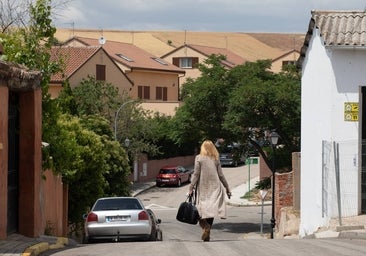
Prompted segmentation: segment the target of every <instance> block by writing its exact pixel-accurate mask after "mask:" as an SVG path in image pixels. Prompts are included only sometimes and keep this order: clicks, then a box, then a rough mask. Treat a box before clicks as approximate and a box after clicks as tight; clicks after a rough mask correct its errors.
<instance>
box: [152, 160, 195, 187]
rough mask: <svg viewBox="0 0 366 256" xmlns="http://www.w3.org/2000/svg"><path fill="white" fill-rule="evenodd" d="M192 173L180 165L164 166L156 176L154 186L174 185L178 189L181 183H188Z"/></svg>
mask: <svg viewBox="0 0 366 256" xmlns="http://www.w3.org/2000/svg"><path fill="white" fill-rule="evenodd" d="M191 176H192V171H191V170H188V169H186V168H184V167H183V166H180V165H178V166H177V165H169V166H164V167H162V168H161V169H160V171H159V174H158V175H157V176H156V186H157V187H160V186H162V185H174V186H177V187H180V186H181V185H182V184H183V183H186V182H190V181H191Z"/></svg>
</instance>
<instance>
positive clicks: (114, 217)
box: [105, 216, 131, 222]
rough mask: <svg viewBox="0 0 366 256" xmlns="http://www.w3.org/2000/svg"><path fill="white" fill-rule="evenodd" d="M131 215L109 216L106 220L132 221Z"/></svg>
mask: <svg viewBox="0 0 366 256" xmlns="http://www.w3.org/2000/svg"><path fill="white" fill-rule="evenodd" d="M130 219H131V217H130V216H107V217H105V221H106V222H113V221H130Z"/></svg>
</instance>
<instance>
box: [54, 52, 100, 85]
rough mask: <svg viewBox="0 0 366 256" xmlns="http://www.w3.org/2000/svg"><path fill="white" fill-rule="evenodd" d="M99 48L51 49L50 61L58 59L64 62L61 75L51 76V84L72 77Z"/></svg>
mask: <svg viewBox="0 0 366 256" xmlns="http://www.w3.org/2000/svg"><path fill="white" fill-rule="evenodd" d="M99 50H101V47H100V46H99V47H97V46H94V47H53V48H52V49H51V61H57V60H59V59H60V58H61V59H62V61H63V62H64V65H65V66H64V67H63V68H64V69H63V73H57V74H54V75H52V77H51V82H62V81H64V80H65V79H66V78H69V77H70V76H71V75H73V74H74V73H75V72H76V71H77V70H78V69H79V68H80V67H81V66H83V65H84V64H85V63H86V62H87V61H88V60H89V59H90V58H91V57H92V56H93V55H94V54H96V53H97V52H98V51H99Z"/></svg>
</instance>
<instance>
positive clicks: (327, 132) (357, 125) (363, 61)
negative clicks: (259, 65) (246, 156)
mask: <svg viewBox="0 0 366 256" xmlns="http://www.w3.org/2000/svg"><path fill="white" fill-rule="evenodd" d="M299 63H300V65H301V66H302V96H301V99H302V103H301V104H302V105H301V109H302V111H301V210H300V214H301V223H300V231H299V232H300V236H305V235H309V234H312V233H314V232H315V231H316V230H317V229H318V228H319V227H322V226H327V225H328V224H329V220H330V219H331V218H339V217H340V216H342V217H346V216H355V215H358V214H361V213H365V212H366V168H365V167H366V161H364V163H363V162H362V156H364V155H365V154H366V149H365V146H364V145H363V144H362V142H363V141H365V139H366V125H363V124H362V123H364V122H365V121H364V120H366V116H365V115H366V113H365V114H363V112H364V111H363V107H362V106H363V104H365V103H364V102H366V12H364V11H312V13H311V19H310V23H309V29H308V32H307V35H306V38H305V42H304V45H303V48H302V50H301V56H300V59H299ZM363 116H365V118H363ZM365 145H366V144H365ZM337 148H338V152H339V154H337ZM338 155H339V158H338V157H337V156H338ZM337 159H338V162H339V164H338V162H337ZM338 167H339V168H338ZM338 170H339V176H338V177H339V180H337V175H336V174H337V171H338ZM338 181H339V186H337V182H338ZM362 181H363V183H362Z"/></svg>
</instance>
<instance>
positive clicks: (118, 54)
mask: <svg viewBox="0 0 366 256" xmlns="http://www.w3.org/2000/svg"><path fill="white" fill-rule="evenodd" d="M116 55H117V56H118V57H120V58H121V59H124V60H126V61H128V62H133V59H131V58H129V57H127V56H126V55H123V54H122V53H116Z"/></svg>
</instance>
